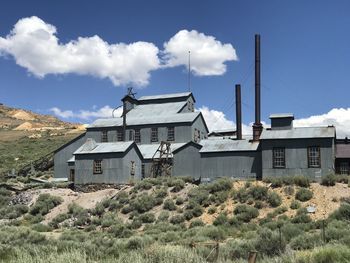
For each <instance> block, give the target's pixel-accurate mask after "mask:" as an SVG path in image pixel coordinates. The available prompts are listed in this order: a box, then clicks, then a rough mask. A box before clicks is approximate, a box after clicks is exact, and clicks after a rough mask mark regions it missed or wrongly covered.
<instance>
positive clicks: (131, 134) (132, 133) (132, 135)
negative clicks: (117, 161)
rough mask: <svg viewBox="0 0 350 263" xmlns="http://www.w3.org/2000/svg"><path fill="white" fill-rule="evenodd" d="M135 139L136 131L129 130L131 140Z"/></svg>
mask: <svg viewBox="0 0 350 263" xmlns="http://www.w3.org/2000/svg"><path fill="white" fill-rule="evenodd" d="M133 140H134V131H133V130H130V131H129V141H133Z"/></svg>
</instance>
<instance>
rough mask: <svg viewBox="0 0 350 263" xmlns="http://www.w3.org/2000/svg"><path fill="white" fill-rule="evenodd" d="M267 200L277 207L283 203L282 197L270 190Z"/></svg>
mask: <svg viewBox="0 0 350 263" xmlns="http://www.w3.org/2000/svg"><path fill="white" fill-rule="evenodd" d="M267 202H268V203H269V205H270V206H271V207H277V206H280V205H281V204H282V198H281V197H280V196H279V194H277V193H275V192H269V193H268V195H267Z"/></svg>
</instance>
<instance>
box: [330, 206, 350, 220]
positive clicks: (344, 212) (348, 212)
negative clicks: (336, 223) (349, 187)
mask: <svg viewBox="0 0 350 263" xmlns="http://www.w3.org/2000/svg"><path fill="white" fill-rule="evenodd" d="M330 217H331V218H334V219H337V220H344V221H350V204H348V203H342V204H341V205H340V207H339V208H338V209H337V210H335V211H334V212H333V213H332V214H331V215H330Z"/></svg>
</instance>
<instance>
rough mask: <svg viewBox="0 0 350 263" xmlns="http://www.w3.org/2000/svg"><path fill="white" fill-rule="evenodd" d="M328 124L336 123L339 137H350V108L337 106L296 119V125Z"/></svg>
mask: <svg viewBox="0 0 350 263" xmlns="http://www.w3.org/2000/svg"><path fill="white" fill-rule="evenodd" d="M326 125H334V126H335V127H336V131H337V137H340V138H341V137H345V136H348V137H350V108H347V109H344V108H339V109H338V108H335V109H332V110H330V111H329V112H327V113H325V114H322V115H315V116H310V117H308V118H303V119H297V120H295V121H294V126H295V127H308V126H326Z"/></svg>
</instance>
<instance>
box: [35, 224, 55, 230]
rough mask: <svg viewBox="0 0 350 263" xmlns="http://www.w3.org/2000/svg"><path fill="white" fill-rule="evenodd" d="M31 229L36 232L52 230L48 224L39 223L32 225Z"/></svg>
mask: <svg viewBox="0 0 350 263" xmlns="http://www.w3.org/2000/svg"><path fill="white" fill-rule="evenodd" d="M32 229H33V230H35V231H37V232H50V231H52V228H51V227H50V226H47V225H44V224H40V223H38V224H35V225H32Z"/></svg>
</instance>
